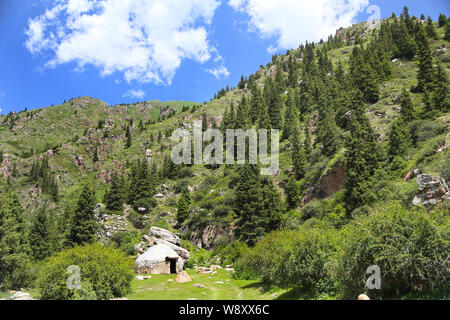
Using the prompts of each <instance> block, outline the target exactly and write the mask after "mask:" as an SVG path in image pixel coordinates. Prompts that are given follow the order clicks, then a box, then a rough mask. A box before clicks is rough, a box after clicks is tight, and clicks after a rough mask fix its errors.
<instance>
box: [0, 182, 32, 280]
mask: <svg viewBox="0 0 450 320" xmlns="http://www.w3.org/2000/svg"><path fill="white" fill-rule="evenodd" d="M27 240H28V238H27V234H26V229H25V221H24V216H23V208H22V205H21V204H20V201H19V197H18V196H17V193H16V192H14V191H12V190H11V189H10V187H9V186H8V185H7V184H6V183H4V182H3V181H0V283H1V284H2V285H3V288H6V289H15V288H17V286H19V288H20V286H21V285H22V283H20V276H18V273H20V272H21V271H22V270H24V267H25V265H26V264H27V262H28V261H29V243H28V241H27Z"/></svg>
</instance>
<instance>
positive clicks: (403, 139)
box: [389, 118, 411, 160]
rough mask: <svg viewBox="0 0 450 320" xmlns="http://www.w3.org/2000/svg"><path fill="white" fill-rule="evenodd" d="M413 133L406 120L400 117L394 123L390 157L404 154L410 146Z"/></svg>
mask: <svg viewBox="0 0 450 320" xmlns="http://www.w3.org/2000/svg"><path fill="white" fill-rule="evenodd" d="M410 142H411V135H410V132H409V129H408V127H407V125H406V123H405V121H404V120H403V119H402V118H400V119H398V120H397V121H395V122H394V123H393V125H392V128H391V131H390V134H389V157H390V159H391V160H393V159H394V158H395V157H396V156H403V155H404V154H405V153H406V151H407V149H408V147H409V146H410Z"/></svg>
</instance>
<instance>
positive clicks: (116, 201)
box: [105, 172, 124, 211]
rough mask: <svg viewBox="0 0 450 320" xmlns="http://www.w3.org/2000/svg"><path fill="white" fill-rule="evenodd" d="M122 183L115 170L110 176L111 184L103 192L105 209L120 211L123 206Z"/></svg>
mask: <svg viewBox="0 0 450 320" xmlns="http://www.w3.org/2000/svg"><path fill="white" fill-rule="evenodd" d="M123 196H124V192H123V184H122V181H121V179H120V178H119V175H118V173H117V172H114V173H113V175H112V177H111V186H110V187H109V189H108V191H107V193H106V194H105V204H106V209H108V210H110V211H121V210H122V206H123Z"/></svg>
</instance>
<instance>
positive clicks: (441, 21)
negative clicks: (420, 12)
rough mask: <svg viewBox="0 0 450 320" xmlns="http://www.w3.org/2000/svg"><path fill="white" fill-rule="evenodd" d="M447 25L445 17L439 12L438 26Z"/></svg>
mask: <svg viewBox="0 0 450 320" xmlns="http://www.w3.org/2000/svg"><path fill="white" fill-rule="evenodd" d="M446 25H447V17H446V16H445V14H443V13H441V14H440V15H439V19H438V28H442V27H444V26H446Z"/></svg>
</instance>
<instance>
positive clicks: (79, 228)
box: [67, 184, 97, 245]
mask: <svg viewBox="0 0 450 320" xmlns="http://www.w3.org/2000/svg"><path fill="white" fill-rule="evenodd" d="M95 204H96V201H95V191H94V189H93V188H92V187H91V186H89V184H86V185H85V186H84V187H83V190H82V191H81V193H80V196H79V198H78V202H77V206H76V209H75V212H74V215H73V218H72V223H71V226H70V232H69V236H68V239H67V240H68V242H69V243H70V244H72V245H75V244H78V245H83V244H87V243H93V242H95V240H96V232H97V221H96V219H95V214H94V209H95Z"/></svg>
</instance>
